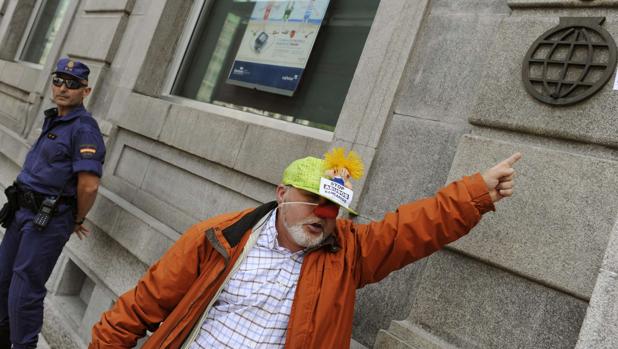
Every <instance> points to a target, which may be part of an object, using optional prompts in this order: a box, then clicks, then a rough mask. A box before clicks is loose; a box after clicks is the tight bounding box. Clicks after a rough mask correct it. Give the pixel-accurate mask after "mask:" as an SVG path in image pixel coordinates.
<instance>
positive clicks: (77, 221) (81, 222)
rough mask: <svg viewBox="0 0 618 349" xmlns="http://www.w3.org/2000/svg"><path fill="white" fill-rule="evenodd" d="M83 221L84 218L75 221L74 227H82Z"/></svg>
mask: <svg viewBox="0 0 618 349" xmlns="http://www.w3.org/2000/svg"><path fill="white" fill-rule="evenodd" d="M85 220H86V217H82V218H81V219H80V220H75V225H82V224H84V221H85Z"/></svg>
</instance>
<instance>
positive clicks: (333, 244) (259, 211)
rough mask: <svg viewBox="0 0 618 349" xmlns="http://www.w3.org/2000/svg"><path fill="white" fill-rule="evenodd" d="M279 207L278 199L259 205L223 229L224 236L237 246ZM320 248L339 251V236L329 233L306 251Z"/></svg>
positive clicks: (232, 245) (232, 244)
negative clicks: (250, 231)
mask: <svg viewBox="0 0 618 349" xmlns="http://www.w3.org/2000/svg"><path fill="white" fill-rule="evenodd" d="M276 207H277V202H276V201H271V202H268V203H265V204H263V205H262V206H259V207H257V208H256V209H255V210H253V211H251V212H249V213H247V214H246V215H244V216H243V217H242V218H240V219H239V220H238V221H236V222H235V223H234V224H232V225H230V226H229V227H227V228H225V229H223V231H222V232H223V237H225V239H226V240H227V242H228V244H230V246H231V247H232V248H234V247H236V245H238V243H239V242H240V241H241V240H242V237H243V235H244V234H245V233H246V232H247V231H249V230H250V229H251V228H253V227H254V226H255V225H256V224H257V222H258V221H259V220H260V219H262V217H264V216H266V215H267V214H268V213H269V212H270V211H272V210H274V209H275V208H276ZM320 248H325V250H326V251H328V252H337V251H339V250H340V249H341V247H340V246H339V242H338V241H337V237H336V236H335V234H331V235H329V236H328V237H327V238H326V239H324V241H322V242H321V243H320V244H319V245H317V246H315V247H313V248H310V249H308V250H307V251H306V252H311V251H315V250H317V249H320Z"/></svg>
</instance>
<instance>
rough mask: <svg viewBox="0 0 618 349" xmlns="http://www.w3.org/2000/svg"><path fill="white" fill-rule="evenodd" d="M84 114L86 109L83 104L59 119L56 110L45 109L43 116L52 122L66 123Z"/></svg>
mask: <svg viewBox="0 0 618 349" xmlns="http://www.w3.org/2000/svg"><path fill="white" fill-rule="evenodd" d="M84 112H86V108H85V107H84V105H83V104H80V105H78V106H75V108H73V109H71V111H69V113H68V114H67V115H63V116H61V117H58V108H50V109H47V110H45V112H44V114H45V117H46V118H52V119H53V121H58V122H66V121H71V120H73V119H75V118H77V117H78V116H80V115H82V114H84Z"/></svg>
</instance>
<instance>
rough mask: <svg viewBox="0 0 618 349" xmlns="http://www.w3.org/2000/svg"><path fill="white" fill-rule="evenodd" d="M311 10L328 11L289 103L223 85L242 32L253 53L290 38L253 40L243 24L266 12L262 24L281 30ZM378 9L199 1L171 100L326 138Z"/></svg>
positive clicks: (350, 3) (335, 0)
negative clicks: (303, 128) (313, 130)
mask: <svg viewBox="0 0 618 349" xmlns="http://www.w3.org/2000/svg"><path fill="white" fill-rule="evenodd" d="M318 2H322V4H324V3H326V4H328V7H327V11H326V12H325V13H324V14H323V16H324V18H323V20H322V21H321V25H320V26H319V30H318V31H317V36H316V37H315V42H314V44H313V48H312V49H311V51H310V54H309V55H308V59H307V61H306V65H305V69H304V71H303V72H302V75H300V83H299V84H298V86H297V87H296V89H295V91H294V92H293V94H292V95H291V96H286V95H282V94H279V93H276V92H275V93H273V91H269V92H267V91H263V90H260V89H259V88H258V89H256V88H248V87H244V86H238V84H237V83H234V82H232V81H230V80H228V77H229V76H230V71H231V70H232V68H233V65H234V62H235V60H236V57H237V54H238V52H239V47H240V45H241V42H246V41H243V36H244V35H245V32H246V31H247V30H249V34H247V35H250V34H251V33H252V35H253V36H254V37H255V45H252V48H253V49H254V50H256V51H259V49H260V48H261V47H267V45H268V44H267V43H266V42H267V40H268V37H271V38H272V37H274V36H276V35H282V34H285V35H287V36H288V37H292V38H293V36H294V35H295V33H292V31H293V30H284V31H277V30H273V27H267V29H263V31H262V30H258V31H257V32H256V31H255V30H254V29H251V28H252V27H251V26H249V27H248V24H251V23H250V19H251V15H252V13H253V12H254V9H262V8H266V9H267V10H266V11H265V12H264V16H267V15H269V16H270V19H269V21H270V20H272V21H274V22H276V21H279V22H282V21H287V20H288V18H289V17H290V12H292V11H294V9H296V11H300V12H297V14H298V15H299V16H301V17H302V16H303V13H305V14H306V13H307V11H310V10H311V11H318V10H317V9H316V10H312V9H313V8H317V6H318V5H317V4H316V3H318ZM378 5H379V0H330V1H325V0H303V1H287V0H278V1H266V0H253V1H251V0H213V1H202V2H201V3H199V4H198V5H197V6H196V8H197V10H196V11H199V15H198V16H196V17H197V20H196V23H195V24H191V35H190V39H189V40H188V46H187V49H186V51H184V52H183V56H182V57H181V58H179V59H178V63H177V64H178V68H177V70H175V73H176V74H175V76H174V79H173V82H172V83H171V92H170V93H171V94H172V95H176V96H181V97H185V98H190V99H194V100H198V101H202V102H206V103H212V104H216V105H220V106H225V107H228V108H233V109H238V110H242V111H246V112H250V113H254V114H259V115H264V116H269V117H274V118H278V119H283V120H287V121H291V122H296V123H300V124H303V125H308V126H312V127H317V128H322V129H326V130H331V131H332V130H334V128H335V125H336V123H337V118H338V117H339V113H340V112H341V108H342V106H343V102H344V100H345V98H346V95H347V91H348V89H349V87H350V83H351V81H352V77H353V75H354V71H355V69H356V66H357V63H358V60H359V58H360V55H361V52H362V50H363V46H364V45H365V40H366V39H367V35H368V34H369V30H370V28H371V24H372V22H373V18H374V17H375V14H376V11H377V8H378ZM258 6H261V7H258ZM312 6H313V7H312ZM308 9H309V10H308ZM292 16H293V14H292ZM254 18H255V16H254ZM305 21H306V18H305ZM269 23H270V22H269ZM317 23H318V24H319V22H317ZM275 29H276V28H275ZM252 31H253V32H252ZM298 32H299V33H300V31H298ZM307 35H311V33H310V32H308V33H307ZM252 43H253V41H252ZM258 44H259V45H258ZM292 45H293V44H292ZM258 46H259V47H258ZM235 68H236V67H235Z"/></svg>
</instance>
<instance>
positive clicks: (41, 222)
mask: <svg viewBox="0 0 618 349" xmlns="http://www.w3.org/2000/svg"><path fill="white" fill-rule="evenodd" d="M59 198H60V196H56V197H47V198H45V200H43V202H42V203H41V207H39V211H38V212H37V213H36V216H34V218H33V219H32V223H33V224H34V225H35V226H36V227H37V228H38V229H39V230H43V229H45V227H46V226H47V224H49V221H50V220H51V217H52V216H53V215H54V210H55V209H56V204H57V203H58V199H59Z"/></svg>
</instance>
